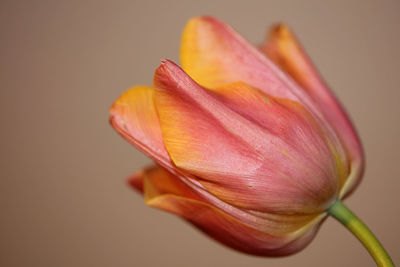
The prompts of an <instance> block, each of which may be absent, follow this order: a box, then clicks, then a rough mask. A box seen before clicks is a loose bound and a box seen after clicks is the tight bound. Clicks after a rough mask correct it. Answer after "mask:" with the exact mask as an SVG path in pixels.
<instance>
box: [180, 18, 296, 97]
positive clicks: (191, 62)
mask: <svg viewBox="0 0 400 267" xmlns="http://www.w3.org/2000/svg"><path fill="white" fill-rule="evenodd" d="M181 63H182V68H183V69H184V70H185V72H186V73H188V75H189V76H190V77H192V78H193V79H194V80H195V81H196V82H197V83H199V84H200V85H202V86H204V87H206V88H215V87H220V86H222V85H225V84H228V83H232V82H236V81H243V82H245V83H247V84H249V85H251V86H253V87H256V88H259V89H261V90H263V91H265V92H267V93H269V94H272V95H274V96H279V97H285V98H291V99H294V98H295V96H294V95H293V94H292V92H291V91H290V90H288V89H287V86H286V84H285V83H283V82H282V80H281V78H282V77H278V75H279V74H277V73H276V71H277V68H276V67H275V66H274V64H272V62H270V61H268V60H267V59H266V58H265V56H264V55H262V53H260V52H259V51H257V49H255V47H253V46H252V45H251V44H250V43H248V42H247V41H246V40H245V39H244V38H243V37H241V36H240V35H239V34H238V33H236V32H235V31H234V30H233V29H232V28H230V27H229V26H228V25H226V24H224V23H222V22H221V21H219V20H217V19H215V18H212V17H197V18H193V19H191V20H190V21H189V22H188V23H187V25H186V27H185V29H184V32H183V36H182V43H181Z"/></svg>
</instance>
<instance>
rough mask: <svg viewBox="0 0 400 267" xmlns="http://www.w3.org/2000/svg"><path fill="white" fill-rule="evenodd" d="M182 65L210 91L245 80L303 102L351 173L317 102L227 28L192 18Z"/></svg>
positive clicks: (185, 34) (210, 20) (275, 94)
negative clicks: (210, 89)
mask: <svg viewBox="0 0 400 267" xmlns="http://www.w3.org/2000/svg"><path fill="white" fill-rule="evenodd" d="M181 62H182V67H183V69H184V70H185V72H187V73H188V74H189V76H191V77H192V78H193V79H194V80H195V81H196V82H198V83H199V84H200V85H202V86H205V87H207V88H217V87H221V86H223V85H224V84H229V83H232V82H237V81H243V82H245V83H246V84H248V85H250V86H252V87H254V88H258V89H259V90H261V91H262V92H264V93H266V94H268V95H271V96H273V97H279V98H285V99H288V100H292V101H296V102H298V103H301V105H303V106H304V107H305V108H306V109H307V110H308V111H309V112H310V113H311V114H312V116H313V117H314V118H315V119H316V120H317V122H318V124H319V125H320V126H321V128H322V129H323V131H324V134H325V135H326V136H327V137H328V139H329V142H330V145H331V146H332V149H334V150H335V151H336V152H335V154H336V155H338V156H337V161H338V164H339V165H340V166H341V168H343V172H344V173H349V166H348V159H347V156H346V153H345V151H344V149H343V147H342V144H341V142H340V140H339V139H338V137H337V134H336V132H335V131H334V130H333V129H332V127H331V125H330V124H329V123H328V121H327V120H326V118H325V116H324V114H323V113H322V112H321V110H320V109H319V107H318V106H317V105H316V103H315V102H314V100H313V99H312V98H311V97H310V96H309V95H308V93H307V92H306V91H304V90H303V89H302V88H301V87H300V86H299V85H298V84H297V83H295V82H294V81H293V80H292V78H291V77H290V76H288V75H287V74H286V73H284V72H283V71H282V70H280V69H279V68H278V67H277V66H276V65H275V64H274V63H273V62H272V61H270V60H269V59H268V58H267V57H266V56H265V55H263V54H262V53H261V52H260V51H259V50H257V49H256V48H255V47H253V46H252V45H251V44H250V43H248V42H247V41H246V40H245V39H244V38H243V37H241V36H240V35H239V34H238V33H236V32H235V31H234V30H233V29H232V28H230V27H229V26H228V25H226V24H224V23H222V22H221V21H219V20H217V19H214V18H211V17H197V18H194V19H191V20H190V21H189V22H188V24H187V26H186V28H185V30H184V32H183V37H182V44H181Z"/></svg>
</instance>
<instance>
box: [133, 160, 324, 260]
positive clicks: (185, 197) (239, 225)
mask: <svg viewBox="0 0 400 267" xmlns="http://www.w3.org/2000/svg"><path fill="white" fill-rule="evenodd" d="M140 178H141V179H142V180H143V182H142V183H143V184H144V194H145V198H146V203H147V204H149V205H151V206H153V207H156V208H159V209H162V210H165V211H168V212H171V213H174V214H177V215H179V216H182V217H183V218H185V219H186V220H188V221H189V222H191V223H192V224H194V225H195V226H196V227H198V228H199V229H200V230H202V231H203V232H205V233H206V234H208V235H209V236H210V237H212V238H214V239H216V240H218V241H220V242H221V243H223V244H225V245H228V246H230V247H232V248H234V249H237V250H240V251H243V252H246V253H250V254H256V255H268V256H282V255H287V254H292V253H294V252H296V251H298V250H300V249H302V248H303V247H305V246H306V245H307V244H308V243H309V242H310V241H311V239H312V237H313V236H314V235H315V233H316V231H317V229H318V227H319V224H320V222H321V220H322V218H323V216H320V217H317V218H315V219H313V220H311V221H309V222H308V223H307V224H305V225H303V226H302V227H300V229H297V231H294V232H291V233H288V234H285V235H276V234H271V233H268V232H265V231H260V230H257V229H255V228H252V227H249V226H248V225H246V224H244V223H243V222H241V221H239V220H238V219H236V218H235V217H233V216H231V215H229V214H228V213H226V212H224V211H222V210H220V209H218V208H217V207H215V206H214V205H212V204H210V203H207V202H204V201H203V200H202V199H201V198H200V197H199V196H197V195H196V194H194V193H193V192H191V191H190V188H189V187H186V185H185V184H184V183H182V182H181V181H180V179H179V178H178V177H175V176H173V175H172V174H170V173H168V172H167V171H165V170H164V169H162V168H157V167H153V168H149V169H147V170H145V171H143V172H141V173H140V175H136V176H135V178H134V179H135V180H137V179H140ZM135 183H136V182H135ZM281 225H282V224H281Z"/></svg>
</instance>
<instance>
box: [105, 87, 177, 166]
mask: <svg viewBox="0 0 400 267" xmlns="http://www.w3.org/2000/svg"><path fill="white" fill-rule="evenodd" d="M153 98H154V90H153V88H151V87H149V86H135V87H133V88H131V89H129V90H127V91H126V92H124V93H123V94H122V95H121V96H120V97H119V98H118V99H117V100H116V101H115V102H114V104H113V105H112V106H111V108H110V122H111V124H112V126H113V127H114V128H115V129H116V130H117V131H118V133H119V134H121V135H122V137H124V138H125V139H126V140H127V141H128V142H130V143H132V144H133V145H135V146H136V147H137V148H138V149H140V150H141V151H142V152H144V153H145V154H147V155H148V156H150V157H151V158H153V159H154V160H156V161H158V162H161V163H164V164H165V165H168V162H169V161H170V160H169V156H168V153H167V151H166V150H165V147H164V144H163V139H162V135H161V127H160V122H159V119H158V115H157V113H156V109H155V106H154V101H153Z"/></svg>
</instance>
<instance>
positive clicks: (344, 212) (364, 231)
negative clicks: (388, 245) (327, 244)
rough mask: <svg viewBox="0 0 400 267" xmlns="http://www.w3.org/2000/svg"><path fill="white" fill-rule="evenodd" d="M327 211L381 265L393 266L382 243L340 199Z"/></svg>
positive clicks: (385, 266) (383, 266)
mask: <svg viewBox="0 0 400 267" xmlns="http://www.w3.org/2000/svg"><path fill="white" fill-rule="evenodd" d="M328 213H329V214H330V215H332V216H333V217H334V218H336V219H337V220H338V221H339V222H341V223H342V224H343V225H344V226H346V228H347V229H349V230H350V232H352V233H353V234H354V235H355V236H356V237H357V238H358V240H360V241H361V243H362V244H363V245H364V247H365V248H366V249H367V250H368V252H369V254H371V256H372V258H374V260H375V262H376V264H377V265H378V266H381V267H393V266H394V264H393V261H392V259H391V258H390V256H389V254H388V253H387V252H386V250H385V249H384V248H383V246H382V244H381V243H380V242H379V240H378V239H377V238H376V237H375V235H374V234H373V233H372V232H371V230H369V229H368V227H367V226H366V225H365V224H364V223H363V222H362V221H361V220H360V219H359V218H358V217H357V216H356V215H355V214H354V213H353V212H352V211H351V210H349V209H348V208H347V207H346V206H345V205H344V204H343V203H342V202H341V201H340V200H337V201H336V202H335V203H333V205H332V206H331V207H330V208H329V209H328Z"/></svg>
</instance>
